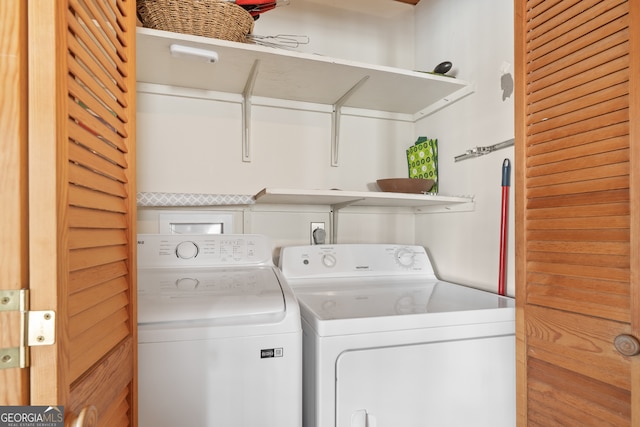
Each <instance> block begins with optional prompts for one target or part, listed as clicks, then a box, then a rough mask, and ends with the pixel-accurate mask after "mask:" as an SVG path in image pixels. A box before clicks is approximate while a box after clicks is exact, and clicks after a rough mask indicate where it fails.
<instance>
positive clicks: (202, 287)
mask: <svg viewBox="0 0 640 427" xmlns="http://www.w3.org/2000/svg"><path fill="white" fill-rule="evenodd" d="M271 251H272V248H271V244H270V242H269V240H268V239H267V238H266V237H265V236H260V235H229V234H220V235H157V234H145V235H142V234H141V235H138V379H139V388H138V397H139V399H138V402H139V405H138V413H139V417H138V418H139V425H140V427H175V426H189V427H191V426H193V427H196V426H197V427H219V426H225V427H253V426H258V425H272V426H280V427H299V426H300V423H301V417H302V415H301V412H302V410H301V405H302V402H301V388H302V374H301V370H302V332H301V325H300V313H299V309H298V305H297V303H296V301H295V298H294V296H293V294H292V292H291V290H290V288H289V287H288V286H287V285H286V283H285V282H284V280H282V277H281V275H280V272H279V270H278V269H277V268H276V267H275V266H274V265H273V262H272V253H271Z"/></svg>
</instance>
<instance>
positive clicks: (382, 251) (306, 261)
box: [280, 244, 435, 279]
mask: <svg viewBox="0 0 640 427" xmlns="http://www.w3.org/2000/svg"><path fill="white" fill-rule="evenodd" d="M280 269H281V270H282V273H283V275H284V276H285V277H286V278H287V279H298V278H321V277H354V276H355V277H357V276H384V275H395V274H401V275H402V274H410V275H411V274H420V275H433V276H434V277H435V275H434V272H433V267H432V266H431V262H430V261H429V257H428V256H427V252H426V250H425V249H424V248H423V247H422V246H415V245H387V244H340V245H311V246H290V247H285V248H283V249H282V252H281V254H280Z"/></svg>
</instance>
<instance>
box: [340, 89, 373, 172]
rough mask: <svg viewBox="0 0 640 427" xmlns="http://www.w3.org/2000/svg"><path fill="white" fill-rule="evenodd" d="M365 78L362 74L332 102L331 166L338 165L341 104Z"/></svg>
mask: <svg viewBox="0 0 640 427" xmlns="http://www.w3.org/2000/svg"><path fill="white" fill-rule="evenodd" d="M367 80H369V76H364V77H363V78H362V79H360V81H359V82H358V83H356V84H355V85H353V87H352V88H351V89H349V90H348V91H347V92H346V93H345V94H344V95H342V96H341V97H340V99H338V100H337V101H336V103H335V104H333V111H332V112H331V166H334V167H336V166H338V165H339V148H340V115H341V113H342V106H343V105H344V104H345V102H347V100H348V99H349V97H351V95H353V94H354V93H355V91H357V90H358V89H359V88H360V86H362V85H363V84H364V82H366V81H367Z"/></svg>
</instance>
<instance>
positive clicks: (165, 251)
mask: <svg viewBox="0 0 640 427" xmlns="http://www.w3.org/2000/svg"><path fill="white" fill-rule="evenodd" d="M237 265H273V261H272V254H271V242H270V241H269V239H268V238H267V237H266V236H263V235H259V234H194V235H187V234H138V267H139V268H155V267H222V266H237Z"/></svg>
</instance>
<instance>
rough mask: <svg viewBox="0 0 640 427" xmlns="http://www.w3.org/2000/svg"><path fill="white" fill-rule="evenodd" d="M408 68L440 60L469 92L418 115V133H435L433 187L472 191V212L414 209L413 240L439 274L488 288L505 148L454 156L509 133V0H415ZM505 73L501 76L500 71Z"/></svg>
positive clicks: (492, 281) (511, 285) (493, 281)
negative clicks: (412, 56)
mask: <svg viewBox="0 0 640 427" xmlns="http://www.w3.org/2000/svg"><path fill="white" fill-rule="evenodd" d="M415 10H416V66H417V67H418V68H421V67H422V68H427V69H428V68H433V66H434V65H435V64H438V63H439V62H442V61H445V60H448V61H451V62H452V63H453V64H454V66H453V70H452V72H453V74H455V75H456V76H457V78H460V79H463V80H466V81H468V82H471V83H473V84H474V85H475V93H473V94H472V95H470V96H468V97H466V98H464V99H462V100H461V101H458V102H457V103H455V104H454V105H452V106H450V107H448V108H446V109H444V110H441V111H439V112H437V113H436V114H434V115H433V116H430V117H427V118H425V119H423V120H420V121H419V122H418V123H417V125H416V131H417V134H418V135H425V136H429V137H431V138H438V149H439V150H438V151H439V157H438V159H439V175H440V192H441V193H443V194H453V195H473V196H475V202H476V206H475V211H474V212H469V213H453V214H436V215H419V216H418V217H417V220H416V230H417V238H416V239H417V242H418V243H420V244H422V245H425V246H426V247H428V248H429V251H430V253H431V256H432V258H433V260H434V262H435V264H436V267H437V270H438V273H439V274H440V276H441V277H442V278H445V279H448V280H451V281H455V282H460V283H465V284H470V285H473V286H477V287H480V288H484V289H487V290H492V291H494V292H495V291H496V290H497V283H498V270H499V243H500V234H499V233H500V216H501V176H502V164H503V161H504V159H505V158H508V159H509V160H510V161H511V163H512V171H511V172H512V174H511V176H512V178H513V154H514V151H513V148H512V147H511V148H506V149H502V150H499V151H495V152H493V153H491V154H487V155H485V156H482V157H477V158H472V159H468V160H462V161H459V162H454V157H455V156H457V155H460V154H463V153H465V151H466V150H468V149H471V148H473V147H476V146H489V145H493V144H496V143H498V142H502V141H505V140H508V139H511V138H513V135H514V100H513V94H509V93H508V92H507V93H504V92H503V90H502V89H501V80H502V79H503V74H505V72H506V73H507V74H508V73H511V74H512V73H513V66H512V64H513V61H514V59H513V52H514V49H513V2H512V1H511V0H455V1H451V0H421V1H420V3H419V4H418V6H417V7H416V9H415ZM505 78H508V77H505ZM511 184H512V188H511V191H510V197H509V199H510V204H509V229H508V237H509V239H508V249H509V252H508V268H507V272H508V276H507V293H508V294H509V295H513V294H514V291H515V278H514V276H515V272H514V259H515V256H514V253H515V252H514V237H513V236H514V203H513V200H514V192H513V182H512V183H511Z"/></svg>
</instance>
